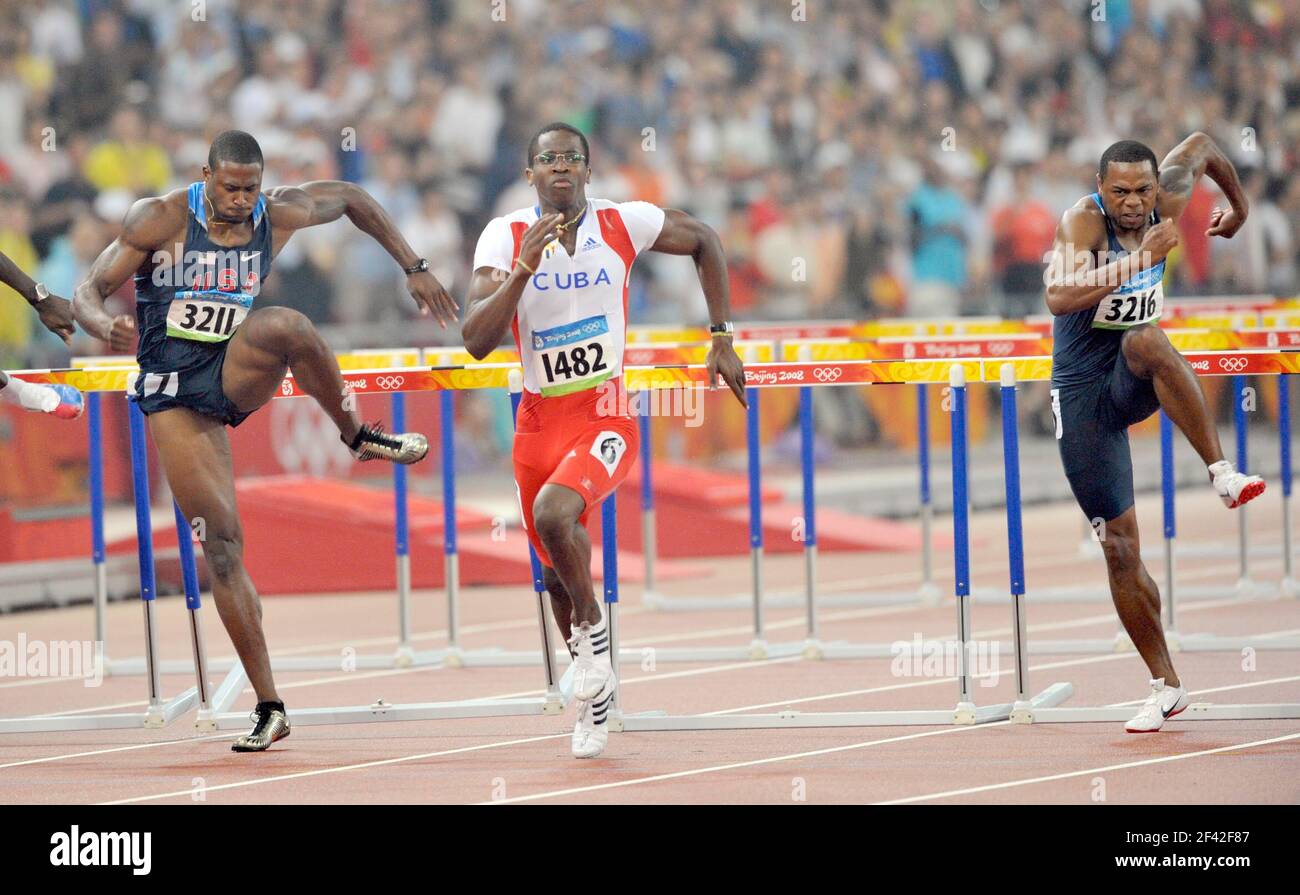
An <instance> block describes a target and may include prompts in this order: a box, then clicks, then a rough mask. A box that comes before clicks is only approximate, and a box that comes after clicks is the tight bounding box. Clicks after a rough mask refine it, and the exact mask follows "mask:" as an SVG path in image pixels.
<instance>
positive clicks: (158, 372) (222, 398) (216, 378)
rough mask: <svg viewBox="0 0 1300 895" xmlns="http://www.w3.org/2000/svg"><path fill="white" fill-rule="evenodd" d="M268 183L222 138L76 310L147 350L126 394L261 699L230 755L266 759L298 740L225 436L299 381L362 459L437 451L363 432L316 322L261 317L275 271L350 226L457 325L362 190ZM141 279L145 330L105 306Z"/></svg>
mask: <svg viewBox="0 0 1300 895" xmlns="http://www.w3.org/2000/svg"><path fill="white" fill-rule="evenodd" d="M262 171H263V166H262V150H261V148H260V147H259V146H258V145H257V141H256V140H254V139H253V137H252V136H250V135H249V134H246V133H244V132H242V131H226V132H225V133H222V134H220V135H218V137H217V138H216V140H214V141H213V143H212V146H211V148H210V149H209V151H208V164H207V165H205V166H204V168H203V180H202V181H199V182H196V183H192V184H190V185H189V186H188V187H186V188H184V189H178V190H173V191H172V192H170V193H168V194H167V195H165V196H158V197H156V198H149V199H141V200H140V201H138V202H136V203H135V205H133V206H132V207H131V210H130V212H129V213H128V214H127V216H126V220H125V221H124V222H123V225H122V232H121V234H120V235H119V236H118V237H117V238H116V239H115V240H113V242H112V244H110V245H109V247H108V248H107V249H105V250H104V252H103V253H102V254H101V255H100V256H99V258H97V259H96V260H95V263H94V265H93V266H92V267H91V270H90V273H89V274H88V276H87V278H86V280H85V282H83V283H82V284H81V285H80V286H78V287H77V292H76V296H75V298H74V310H75V313H76V317H77V321H78V322H79V323H80V324H81V325H82V327H84V328H85V329H86V331H87V332H89V333H91V334H92V335H94V336H97V337H99V338H100V339H103V340H104V341H105V342H108V343H109V344H110V345H111V347H112V348H113V349H114V350H115V351H128V350H131V349H132V348H134V347H137V346H136V334H137V331H138V333H139V345H138V348H137V359H138V361H139V364H140V373H139V375H137V376H135V377H133V379H132V381H131V386H130V389H129V395H130V398H131V400H132V401H134V402H135V403H136V405H137V406H138V407H139V409H140V410H141V411H142V412H144V413H145V414H146V415H147V416H148V420H149V429H150V432H151V433H152V435H153V442H154V445H155V446H156V448H157V450H158V457H159V459H160V461H161V463H162V466H163V470H164V472H165V473H166V475H167V482H168V484H169V485H170V486H171V490H172V493H173V494H174V495H175V498H176V502H177V504H178V505H179V506H180V508H181V511H182V512H183V513H184V514H185V517H186V518H187V519H191V520H193V519H200V518H201V519H202V520H203V523H204V529H205V537H204V540H203V555H204V558H205V560H206V562H207V567H208V573H209V575H210V577H211V579H212V593H213V598H214V599H215V600H216V602H217V607H218V609H219V610H220V614H221V619H222V622H223V623H224V624H225V626H226V631H227V632H228V633H229V634H230V639H231V641H232V643H233V644H234V646H235V650H236V652H238V654H239V658H240V661H241V662H242V663H243V666H244V670H245V671H247V673H248V679H249V682H250V683H251V684H252V686H253V689H254V690H255V691H256V692H257V699H258V703H257V710H256V712H255V716H256V720H255V722H254V727H253V730H252V732H251V733H249V734H247V735H245V736H243V737H240V738H239V739H237V740H236V741H235V743H234V745H233V747H232V748H233V749H234V750H235V751H236V752H260V751H262V750H265V749H266V748H268V747H269V746H270V745H271V744H272V743H274V742H275V741H277V740H280V739H283V738H284V737H286V736H288V735H289V722H288V716H287V714H286V713H285V709H284V703H283V702H281V701H280V699H279V697H278V695H277V694H276V689H275V681H274V678H273V676H272V674H271V662H270V658H269V656H268V652H267V646H266V638H265V636H264V634H263V631H262V622H261V614H262V613H261V604H260V603H259V602H258V598H257V592H256V591H255V590H254V589H253V583H252V581H250V580H249V576H248V573H247V571H246V570H245V568H244V542H243V537H244V533H243V528H242V526H241V525H240V521H239V514H238V511H237V510H236V508H235V482H234V469H233V462H232V459H231V453H230V441H229V438H228V436H227V434H226V431H225V428H226V426H237V425H239V424H240V423H241V422H242V421H243V420H244V418H245V417H247V416H248V415H249V414H250V413H252V412H254V411H255V410H257V409H258V408H259V407H261V406H262V405H263V404H265V403H266V402H267V401H269V400H271V398H272V396H274V395H275V394H277V393H279V391H280V387H281V384H282V383H283V381H284V377H285V375H286V373H288V372H290V371H292V373H293V376H294V378H295V380H296V381H297V384H298V386H299V388H300V389H301V390H302V391H303V392H305V393H306V394H308V395H310V396H311V397H312V398H314V399H315V400H316V401H317V403H318V404H319V405H320V407H321V409H322V410H323V411H324V412H325V413H326V414H327V415H328V416H329V417H330V419H331V420H333V422H334V423H335V425H337V426H338V428H339V437H340V438H341V439H342V440H343V442H344V443H345V444H347V446H348V447H349V449H350V450H351V451H352V453H353V456H355V457H356V458H357V459H359V460H377V459H382V460H389V461H391V462H394V463H415V462H418V461H419V460H421V459H423V458H424V456H425V454H426V453H427V452H428V442H427V441H426V440H425V438H424V436H423V435H419V434H417V433H391V434H390V433H385V432H384V431H383V430H382V428H380V427H379V426H378V425H377V424H370V425H363V424H362V422H361V420H360V419H359V418H358V417H357V414H356V410H355V402H353V401H349V400H347V398H348V394H347V392H346V391H345V389H344V387H343V376H342V374H341V373H340V372H339V365H338V361H337V360H336V359H335V357H334V355H333V353H332V352H331V351H330V350H329V348H328V347H327V346H326V344H325V342H324V340H322V339H321V337H320V334H319V333H317V332H316V329H315V327H313V326H312V324H311V321H309V320H308V319H307V318H306V317H304V316H303V315H302V314H300V313H298V312H297V311H293V310H290V309H289V308H283V307H262V308H258V307H255V305H256V304H257V299H258V295H259V293H260V291H261V288H262V284H263V283H264V282H265V280H266V277H267V275H268V274H269V273H270V271H271V259H272V258H273V257H274V256H275V254H276V253H277V252H278V251H279V250H280V249H281V248H283V247H284V244H285V243H286V242H287V241H288V239H289V237H290V236H292V235H293V233H294V232H295V231H297V230H300V229H303V228H304V227H313V226H316V225H317V224H325V223H329V222H330V221H333V220H337V219H338V218H340V217H342V216H344V215H347V216H348V218H349V219H350V220H351V221H352V222H353V223H354V224H356V226H357V228H358V229H360V230H361V231H362V232H364V233H366V234H368V235H369V236H371V237H373V238H374V239H375V241H377V242H378V243H379V244H380V245H382V246H383V247H384V248H385V249H386V250H387V251H388V253H389V254H390V255H392V256H393V259H394V260H395V261H396V262H397V263H398V264H399V265H401V266H402V267H403V268H405V270H406V273H407V276H408V280H407V287H408V289H409V290H410V292H411V296H412V297H413V298H414V299H415V300H416V303H417V305H418V306H419V307H420V308H421V310H422V311H423V312H424V313H426V314H433V315H435V316H436V317H437V318H438V320H439V322H441V323H442V324H443V326H446V324H447V323H454V322H455V321H456V319H457V316H458V314H457V309H456V303H455V302H453V301H452V300H451V297H450V296H449V295H447V293H446V290H444V289H443V288H442V286H441V284H439V283H438V281H437V280H436V279H435V278H434V277H433V275H432V274H431V273H429V272H428V271H429V264H428V262H427V261H426V260H424V259H422V258H419V257H417V256H416V254H415V252H414V250H412V249H411V247H410V245H409V244H408V243H407V242H406V240H405V239H403V238H402V235H401V234H400V233H399V232H398V231H397V228H396V226H395V225H394V224H393V222H392V219H391V218H389V217H388V215H387V214H386V213H385V212H384V210H383V209H382V208H381V207H380V206H379V204H378V203H376V202H375V200H374V199H373V198H371V197H370V196H369V195H368V194H367V193H366V192H365V191H364V190H362V189H360V188H359V187H357V186H355V185H353V184H350V183H343V182H340V181H330V180H319V181H315V182H313V183H307V184H304V185H302V186H300V187H297V186H294V187H276V188H274V189H271V190H268V191H266V192H265V193H264V192H262ZM132 275H134V276H135V284H136V298H137V303H136V310H137V315H138V318H139V319H138V323H137V320H136V317H135V316H132V315H129V314H122V315H119V316H117V317H112V316H110V315H109V314H108V313H107V312H106V311H105V310H104V298H105V297H106V296H108V295H111V294H112V293H113V292H114V291H116V290H117V288H118V287H119V286H121V285H122V283H124V282H125V281H126V279H127V277H130V276H132Z"/></svg>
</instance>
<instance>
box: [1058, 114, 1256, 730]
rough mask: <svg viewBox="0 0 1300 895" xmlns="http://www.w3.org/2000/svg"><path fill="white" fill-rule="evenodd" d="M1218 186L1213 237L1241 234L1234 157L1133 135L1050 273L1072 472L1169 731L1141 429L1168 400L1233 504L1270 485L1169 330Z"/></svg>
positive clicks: (1063, 240)
mask: <svg viewBox="0 0 1300 895" xmlns="http://www.w3.org/2000/svg"><path fill="white" fill-rule="evenodd" d="M1202 174H1206V175H1208V176H1209V177H1210V179H1211V180H1213V181H1214V182H1215V183H1217V184H1218V185H1219V187H1220V188H1221V189H1222V190H1223V193H1224V195H1225V196H1226V197H1227V199H1228V201H1229V203H1230V204H1231V208H1229V209H1215V211H1214V213H1213V215H1212V216H1211V226H1210V229H1209V230H1207V231H1206V235H1207V236H1222V237H1224V238H1231V237H1232V235H1233V234H1235V233H1236V232H1237V231H1238V230H1239V229H1241V225H1242V224H1243V223H1245V220H1246V214H1247V212H1248V208H1247V204H1246V198H1245V196H1244V195H1243V194H1242V190H1241V185H1240V184H1239V183H1238V181H1237V172H1236V170H1235V169H1234V168H1233V166H1232V163H1231V162H1230V161H1228V159H1227V158H1226V157H1225V156H1224V155H1223V153H1222V152H1220V151H1219V149H1218V147H1217V146H1215V145H1214V141H1213V140H1211V139H1210V138H1209V137H1207V136H1206V135H1205V134H1202V133H1195V134H1192V135H1191V136H1190V137H1188V138H1187V139H1186V140H1184V141H1183V142H1182V143H1180V144H1179V145H1178V146H1177V147H1175V148H1174V150H1173V151H1172V152H1170V153H1169V155H1168V156H1166V157H1165V160H1164V163H1163V164H1159V165H1158V164H1157V162H1156V156H1155V153H1154V152H1152V151H1151V150H1150V149H1149V148H1147V147H1146V146H1144V145H1143V144H1141V143H1138V142H1135V141H1132V140H1125V141H1122V142H1120V143H1116V144H1114V145H1113V146H1111V147H1110V148H1108V149H1107V150H1106V151H1105V153H1103V155H1102V157H1101V164H1100V166H1099V169H1098V174H1097V192H1095V193H1093V194H1092V195H1090V196H1085V197H1084V198H1082V199H1080V200H1079V201H1078V203H1076V204H1075V205H1074V207H1073V208H1071V209H1069V210H1068V211H1067V212H1066V213H1065V215H1064V216H1063V217H1062V218H1061V223H1060V226H1059V227H1058V228H1057V231H1056V242H1055V244H1054V245H1053V247H1052V258H1051V262H1050V264H1049V267H1048V271H1047V277H1046V279H1047V307H1048V309H1049V310H1050V311H1051V312H1052V314H1054V315H1055V316H1056V320H1055V321H1054V325H1053V335H1054V340H1053V349H1052V410H1053V413H1054V414H1055V416H1056V438H1057V444H1058V446H1059V447H1060V452H1061V461H1062V463H1063V464H1064V467H1065V475H1066V478H1068V479H1069V481H1070V488H1071V489H1072V490H1073V492H1074V496H1075V498H1076V499H1077V500H1078V502H1079V506H1080V507H1081V508H1082V509H1083V512H1084V514H1085V515H1086V516H1087V518H1088V519H1089V520H1090V521H1091V523H1092V525H1093V526H1094V528H1095V529H1097V531H1098V535H1099V537H1100V540H1101V545H1102V550H1103V553H1104V554H1105V557H1106V568H1107V571H1108V572H1109V577H1110V591H1111V597H1112V599H1113V600H1114V602H1115V608H1116V610H1117V611H1118V613H1119V617H1120V620H1121V621H1122V622H1123V624H1124V628H1125V630H1126V631H1128V634H1129V636H1130V637H1131V638H1132V639H1133V643H1134V644H1135V645H1136V646H1137V649H1138V652H1140V653H1141V655H1142V659H1143V660H1144V661H1145V662H1146V664H1147V667H1148V668H1149V669H1150V671H1151V678H1152V679H1151V693H1150V696H1149V697H1148V698H1147V701H1146V704H1144V705H1143V706H1142V708H1141V710H1140V711H1139V712H1138V714H1137V715H1136V716H1135V717H1134V718H1133V719H1132V720H1131V721H1129V722H1128V724H1127V725H1126V728H1125V729H1126V730H1128V731H1129V732H1131V733H1139V732H1147V731H1154V730H1159V729H1160V727H1161V725H1163V724H1164V722H1165V719H1167V718H1169V717H1172V716H1173V715H1176V714H1178V713H1179V712H1181V711H1182V710H1183V709H1185V708H1186V707H1187V705H1188V702H1189V699H1188V696H1187V691H1186V690H1185V689H1184V688H1183V687H1182V684H1181V682H1180V681H1179V679H1178V675H1177V673H1176V672H1175V671H1174V667H1173V662H1172V661H1171V659H1170V658H1169V648H1168V645H1167V644H1166V642H1165V635H1164V630H1163V628H1162V627H1161V623H1160V593H1159V591H1158V590H1157V588H1156V584H1155V582H1154V581H1153V580H1152V579H1151V576H1150V575H1149V574H1147V570H1146V567H1145V566H1144V565H1143V564H1142V558H1141V548H1140V543H1139V540H1138V527H1137V515H1136V513H1135V512H1134V508H1133V464H1132V458H1131V456H1130V454H1129V446H1128V427H1129V426H1131V425H1133V424H1134V423H1138V422H1141V421H1142V420H1144V419H1146V418H1147V417H1149V416H1150V415H1151V414H1153V413H1155V412H1156V410H1161V409H1163V410H1164V412H1165V413H1166V414H1167V415H1168V416H1169V418H1170V420H1172V421H1173V423H1174V424H1175V425H1177V426H1178V428H1179V429H1181V430H1182V432H1183V434H1184V435H1186V436H1187V440H1188V441H1190V442H1191V444H1192V447H1194V448H1195V449H1196V452H1197V453H1198V454H1199V455H1200V456H1201V459H1202V460H1204V461H1205V465H1206V468H1207V473H1208V475H1209V478H1210V480H1211V482H1212V483H1213V485H1214V487H1215V490H1216V491H1217V493H1218V494H1219V496H1220V498H1221V499H1222V500H1223V502H1224V504H1225V505H1227V506H1228V507H1230V508H1231V507H1238V506H1240V505H1241V504H1243V503H1245V502H1246V501H1248V500H1251V499H1253V498H1255V497H1257V496H1259V495H1260V494H1262V493H1263V491H1264V482H1263V480H1262V479H1260V478H1259V477H1258V476H1247V475H1243V474H1242V473H1239V472H1237V471H1236V470H1234V469H1233V468H1232V464H1231V463H1229V462H1228V461H1227V460H1225V459H1224V458H1223V449H1222V447H1221V446H1220V445H1219V434H1218V430H1217V429H1216V428H1215V425H1214V419H1213V417H1212V416H1211V414H1210V411H1209V409H1208V408H1207V407H1206V404H1205V397H1204V395H1203V394H1202V393H1201V388H1200V385H1199V383H1198V382H1197V381H1196V374H1195V373H1194V372H1193V371H1192V368H1191V366H1190V365H1189V364H1188V363H1187V361H1186V360H1184V359H1183V357H1182V355H1181V354H1179V353H1178V351H1177V350H1175V349H1174V347H1173V345H1171V344H1170V342H1169V339H1168V338H1167V337H1166V336H1165V334H1164V332H1162V331H1161V330H1160V328H1159V325H1158V323H1159V320H1160V315H1161V312H1162V310H1163V308H1164V287H1163V284H1162V282H1161V280H1162V278H1163V276H1164V268H1165V257H1166V256H1167V255H1168V254H1169V252H1170V251H1171V250H1172V249H1173V248H1174V246H1176V245H1177V244H1178V230H1177V221H1178V217H1179V215H1181V214H1182V212H1183V209H1185V208H1186V207H1187V203H1188V201H1189V200H1190V199H1191V195H1192V187H1193V185H1194V184H1195V183H1196V180H1197V178H1199V177H1200V176H1201V175H1202Z"/></svg>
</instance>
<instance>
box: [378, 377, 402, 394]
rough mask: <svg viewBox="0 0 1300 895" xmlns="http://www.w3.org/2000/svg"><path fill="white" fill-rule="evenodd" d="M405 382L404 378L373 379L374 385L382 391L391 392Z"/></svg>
mask: <svg viewBox="0 0 1300 895" xmlns="http://www.w3.org/2000/svg"><path fill="white" fill-rule="evenodd" d="M405 381H406V377H404V376H379V377H377V378H376V379H375V385H377V386H379V387H380V388H382V389H383V390H384V391H393V390H394V389H396V388H398V387H400V386H401V384H402V383H403V382H405Z"/></svg>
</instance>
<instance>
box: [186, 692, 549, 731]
mask: <svg viewBox="0 0 1300 895" xmlns="http://www.w3.org/2000/svg"><path fill="white" fill-rule="evenodd" d="M563 708H564V706H563V704H562V703H561V702H559V701H557V700H554V699H550V698H547V697H542V696H534V697H529V698H526V699H470V700H464V701H461V702H420V703H409V704H391V703H387V702H384V701H383V700H382V699H381V700H378V701H376V702H373V703H371V704H370V705H357V706H340V707H335V708H306V709H291V710H290V711H289V724H290V725H291V726H293V727H299V726H315V725H322V724H365V723H369V722H373V721H443V720H451V719H455V718H506V717H514V716H518V715H554V714H559V713H560V712H561V711H563ZM212 720H213V723H214V724H215V725H216V728H215V729H217V730H237V729H241V728H245V727H248V724H249V721H248V715H247V714H244V713H242V712H230V713H224V714H220V715H217V716H215V718H213V719H212Z"/></svg>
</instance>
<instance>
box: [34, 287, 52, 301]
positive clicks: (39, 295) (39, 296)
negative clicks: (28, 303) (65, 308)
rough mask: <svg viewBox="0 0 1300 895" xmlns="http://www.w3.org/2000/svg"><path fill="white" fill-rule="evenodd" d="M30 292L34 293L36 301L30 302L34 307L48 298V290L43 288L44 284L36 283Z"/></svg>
mask: <svg viewBox="0 0 1300 895" xmlns="http://www.w3.org/2000/svg"><path fill="white" fill-rule="evenodd" d="M32 291H33V292H35V293H36V301H34V302H32V304H34V305H39V304H40V303H41V302H43V301H45V299H47V298H49V297H50V290H49V289H46V288H45V284H44V283H37V284H36V286H35V287H34V288H33V289H32Z"/></svg>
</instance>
